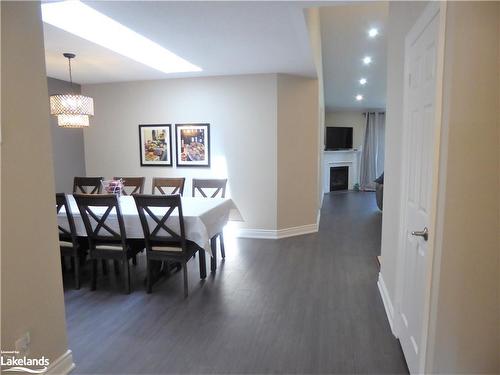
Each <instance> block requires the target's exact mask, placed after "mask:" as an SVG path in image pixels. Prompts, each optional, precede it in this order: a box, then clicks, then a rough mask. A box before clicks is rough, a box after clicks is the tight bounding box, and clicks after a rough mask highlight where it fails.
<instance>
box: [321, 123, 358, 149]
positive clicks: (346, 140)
mask: <svg viewBox="0 0 500 375" xmlns="http://www.w3.org/2000/svg"><path fill="white" fill-rule="evenodd" d="M351 148H352V128H341V127H327V128H326V138H325V150H349V149H351Z"/></svg>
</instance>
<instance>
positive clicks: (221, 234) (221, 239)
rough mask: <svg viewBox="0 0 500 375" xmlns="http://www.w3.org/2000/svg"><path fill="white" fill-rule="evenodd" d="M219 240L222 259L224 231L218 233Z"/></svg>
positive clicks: (223, 256) (223, 254) (224, 250)
mask: <svg viewBox="0 0 500 375" xmlns="http://www.w3.org/2000/svg"><path fill="white" fill-rule="evenodd" d="M219 242H220V255H221V257H222V259H224V258H225V257H226V249H224V233H222V232H220V233H219Z"/></svg>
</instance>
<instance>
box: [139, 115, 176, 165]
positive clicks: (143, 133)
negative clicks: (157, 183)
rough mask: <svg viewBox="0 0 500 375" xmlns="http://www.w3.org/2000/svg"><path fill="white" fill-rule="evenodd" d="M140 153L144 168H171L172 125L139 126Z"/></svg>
mask: <svg viewBox="0 0 500 375" xmlns="http://www.w3.org/2000/svg"><path fill="white" fill-rule="evenodd" d="M139 152H140V154H139V155H140V159H141V166H142V167H171V166H172V126H171V124H147V125H139Z"/></svg>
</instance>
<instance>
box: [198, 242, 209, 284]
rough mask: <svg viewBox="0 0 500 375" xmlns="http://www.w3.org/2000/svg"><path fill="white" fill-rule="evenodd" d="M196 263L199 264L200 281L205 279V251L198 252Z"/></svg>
mask: <svg viewBox="0 0 500 375" xmlns="http://www.w3.org/2000/svg"><path fill="white" fill-rule="evenodd" d="M198 261H199V262H200V279H205V278H206V277H207V261H206V259H205V250H203V249H200V250H199V251H198Z"/></svg>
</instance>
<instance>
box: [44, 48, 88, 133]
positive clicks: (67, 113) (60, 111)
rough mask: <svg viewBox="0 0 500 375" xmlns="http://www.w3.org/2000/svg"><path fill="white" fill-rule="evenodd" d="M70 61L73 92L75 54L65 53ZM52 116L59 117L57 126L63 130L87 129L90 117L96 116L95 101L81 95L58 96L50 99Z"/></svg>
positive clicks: (70, 78)
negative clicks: (72, 60)
mask: <svg viewBox="0 0 500 375" xmlns="http://www.w3.org/2000/svg"><path fill="white" fill-rule="evenodd" d="M63 56H64V57H66V58H67V59H68V64H69V80H70V82H71V90H72V91H73V77H72V75H71V59H72V58H74V57H75V54H74V53H63ZM50 114H52V115H56V116H57V124H58V125H59V126H60V127H62V128H86V127H88V126H89V116H93V115H94V99H92V98H90V97H88V96H84V95H80V94H71V93H70V94H58V95H52V96H51V97H50Z"/></svg>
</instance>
